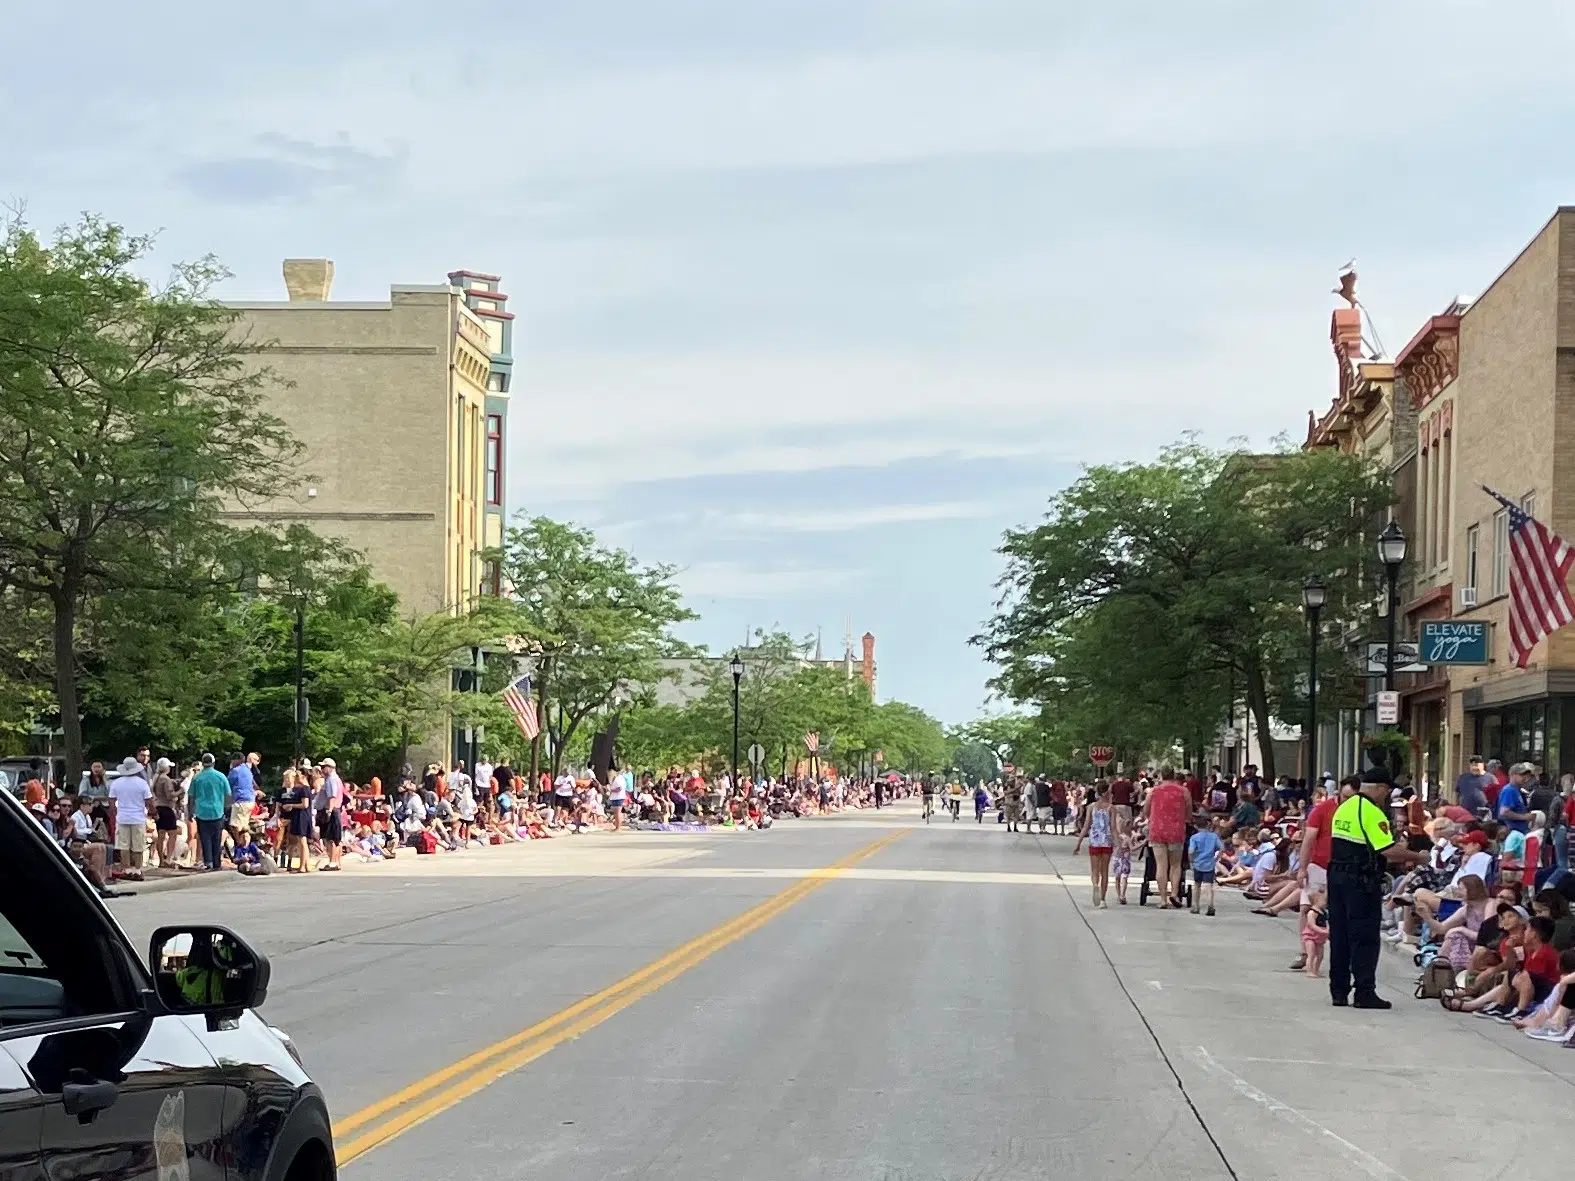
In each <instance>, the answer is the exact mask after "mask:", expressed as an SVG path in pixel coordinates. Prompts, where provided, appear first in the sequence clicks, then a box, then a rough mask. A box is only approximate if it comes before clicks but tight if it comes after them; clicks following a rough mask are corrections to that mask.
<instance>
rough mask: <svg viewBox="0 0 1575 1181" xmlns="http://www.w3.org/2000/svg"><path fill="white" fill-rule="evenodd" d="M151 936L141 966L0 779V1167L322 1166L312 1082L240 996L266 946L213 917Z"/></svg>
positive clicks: (217, 1172)
mask: <svg viewBox="0 0 1575 1181" xmlns="http://www.w3.org/2000/svg"><path fill="white" fill-rule="evenodd" d="M151 942H152V946H151V949H150V952H149V957H148V958H149V964H148V966H147V967H144V966H143V964H142V963H141V961H140V960H139V959H138V956H137V953H136V952H135V950H133V948H132V946H131V943H130V941H129V940H128V939H127V938H126V935H125V932H123V931H122V930H121V929H120V927H119V925H118V924H117V923H116V922H115V920H114V919H113V918H111V917H110V914H109V912H108V911H107V910H105V908H104V905H103V903H101V902H100V901H99V900H98V898H97V897H96V896H95V894H94V891H93V887H92V886H91V885H89V883H88V881H87V879H86V878H85V877H83V876H82V873H81V871H80V870H78V869H77V868H76V866H75V865H73V864H72V862H71V861H70V859H69V858H68V857H67V856H66V854H65V851H64V850H63V849H61V847H60V846H59V845H57V844H56V843H55V842H54V841H53V840H51V839H50V837H49V834H48V833H47V832H46V831H45V830H44V829H43V828H42V827H41V826H40V825H39V824H38V822H37V821H36V820H34V819H33V818H32V817H31V816H30V815H28V813H27V812H26V811H25V810H24V809H23V808H22V806H21V805H20V804H19V803H17V801H16V800H15V799H13V798H12V797H10V796H9V795H8V794H4V793H0V1181H31V1179H33V1178H40V1179H42V1178H62V1177H73V1178H75V1177H81V1178H89V1177H92V1178H147V1179H149V1181H153V1179H155V1178H156V1179H157V1181H225V1179H226V1178H228V1179H229V1181H236V1179H237V1178H247V1179H250V1178H257V1179H260V1181H332V1179H333V1178H334V1177H335V1176H336V1170H335V1166H334V1150H333V1133H332V1131H331V1130H330V1126H329V1121H328V1108H327V1105H326V1104H325V1103H324V1102H323V1096H322V1092H321V1091H319V1090H318V1089H317V1087H316V1085H315V1084H313V1082H312V1081H311V1079H310V1078H308V1077H307V1074H306V1071H305V1070H303V1069H302V1068H301V1063H300V1060H299V1057H298V1056H297V1055H296V1052H295V1048H294V1046H292V1045H291V1044H290V1041H289V1039H288V1038H287V1037H285V1036H284V1034H282V1033H280V1032H279V1031H278V1030H275V1029H273V1028H271V1027H269V1026H268V1025H267V1024H266V1023H264V1022H263V1021H262V1019H261V1018H259V1017H258V1016H257V1014H256V1013H254V1012H252V1010H253V1009H254V1008H256V1007H257V1006H258V1005H260V1004H262V1002H263V998H264V997H265V996H266V995H267V993H268V971H269V969H268V960H267V957H266V956H264V955H263V954H262V953H261V952H259V951H256V950H254V949H253V948H251V947H249V946H248V945H247V944H246V942H245V941H244V940H242V939H241V938H240V937H239V936H237V935H235V934H234V933H233V932H231V931H228V930H225V929H224V928H222V927H213V926H201V927H196V926H192V927H164V928H161V929H159V930H158V931H155V932H154V933H153V938H152V941H151Z"/></svg>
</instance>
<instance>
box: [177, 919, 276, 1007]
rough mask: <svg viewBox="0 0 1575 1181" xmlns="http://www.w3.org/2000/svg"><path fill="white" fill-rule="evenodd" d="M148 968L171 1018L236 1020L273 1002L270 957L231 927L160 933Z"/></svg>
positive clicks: (191, 928)
mask: <svg viewBox="0 0 1575 1181" xmlns="http://www.w3.org/2000/svg"><path fill="white" fill-rule="evenodd" d="M148 967H149V968H151V969H152V971H153V982H154V987H155V988H156V989H157V990H158V995H159V1001H160V1003H161V1004H162V1005H163V1006H164V1008H165V1010H166V1011H168V1012H171V1013H204V1014H207V1015H208V1016H209V1017H210V1018H220V1019H223V1018H232V1019H233V1018H238V1017H239V1016H240V1015H241V1014H242V1013H243V1012H244V1011H245V1010H247V1009H255V1008H257V1007H258V1006H259V1005H261V1004H262V1003H263V1001H264V1000H266V999H267V997H268V977H269V975H270V972H271V969H270V968H269V966H268V957H267V956H265V955H264V954H263V953H262V952H260V951H258V950H256V949H255V948H254V947H252V946H251V945H250V944H249V943H247V942H246V940H244V939H242V938H241V937H240V936H239V935H237V934H236V933H235V932H234V931H231V930H229V929H227V928H225V927H211V926H210V927H160V928H159V929H158V930H156V931H154V932H153V938H152V940H151V941H150V943H149V947H148Z"/></svg>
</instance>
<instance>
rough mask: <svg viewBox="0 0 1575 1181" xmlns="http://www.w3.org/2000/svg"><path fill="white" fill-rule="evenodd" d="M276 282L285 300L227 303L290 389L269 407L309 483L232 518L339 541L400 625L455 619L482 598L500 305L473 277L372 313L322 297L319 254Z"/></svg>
mask: <svg viewBox="0 0 1575 1181" xmlns="http://www.w3.org/2000/svg"><path fill="white" fill-rule="evenodd" d="M284 276H285V284H286V288H287V290H288V293H289V299H288V300H282V301H268V302H236V303H231V304H230V305H229V306H230V307H232V308H234V309H236V310H237V311H238V312H239V313H240V321H239V323H238V325H237V331H238V332H240V333H242V334H244V335H245V336H246V337H247V339H249V340H251V341H253V342H255V343H257V344H258V345H259V346H260V359H261V363H262V364H264V365H266V366H267V367H268V368H269V369H270V370H272V371H273V372H274V373H276V374H278V375H279V377H280V378H282V379H283V381H284V382H285V383H287V384H285V385H283V386H282V387H276V388H275V389H274V391H273V392H272V393H271V395H270V401H271V409H272V410H273V411H274V413H276V414H278V415H279V417H281V418H282V419H284V421H285V422H286V423H287V424H288V425H289V427H290V429H291V430H292V432H293V433H294V434H295V436H296V438H297V439H299V440H300V441H301V443H302V444H303V446H304V447H305V456H304V462H303V463H302V465H301V471H302V472H303V473H305V474H304V475H303V476H302V477H301V478H300V479H299V480H298V481H297V482H296V483H295V485H294V486H292V487H288V488H281V489H280V490H279V495H278V497H277V498H276V499H275V500H274V501H272V502H271V503H268V504H265V505H261V506H255V507H254V509H253V511H249V512H246V513H237V514H235V515H234V517H235V519H236V520H238V521H253V520H270V521H300V522H302V523H304V524H307V525H310V526H311V527H312V528H313V529H314V530H316V531H317V532H319V533H321V534H323V535H325V536H331V537H338V538H342V539H343V540H344V541H345V542H347V543H348V544H349V545H351V546H353V547H354V548H355V549H357V550H359V551H361V552H362V554H363V555H364V556H365V558H366V560H367V562H368V564H369V565H370V566H371V568H372V571H373V573H374V574H375V576H376V577H377V578H378V579H379V580H381V581H383V582H385V583H387V584H388V585H389V586H390V587H392V588H393V589H394V591H395V592H397V593H398V595H399V603H400V610H401V611H402V612H404V613H406V614H409V613H415V612H431V611H457V610H461V609H463V608H465V607H466V606H468V605H469V604H470V603H471V602H472V600H473V599H474V598H475V597H476V595H477V594H479V593H481V592H482V591H483V590H485V589H491V586H492V584H493V582H494V580H493V579H492V578H490V576H489V572H488V571H486V570H484V569H483V567H482V562H481V559H480V551H481V550H482V548H484V546H485V545H486V544H487V543H488V542H491V541H495V540H496V539H497V538H498V536H499V534H500V532H501V522H502V510H503V477H502V470H503V463H504V453H503V439H504V427H505V424H506V409H507V398H508V390H507V377H506V376H504V377H503V378H502V379H501V380H500V379H499V377H498V376H497V373H498V371H499V370H500V369H501V370H503V371H504V372H505V374H506V371H507V368H508V365H507V362H508V360H510V358H508V332H509V326H508V322H509V320H510V317H508V315H507V313H503V312H502V300H503V299H506V298H507V297H506V296H496V292H495V291H493V292H486V293H485V294H483V292H482V291H481V290H473V289H472V288H473V287H479V286H482V285H483V284H484V283H485V282H486V281H491V282H492V285H493V286H494V287H495V279H494V278H493V277H492V276H478V275H473V274H472V273H471V272H455V273H454V275H453V276H452V278H453V279H455V280H460V281H462V282H463V283H464V286H463V287H462V286H458V285H455V284H454V283H452V282H451V283H445V284H438V285H419V286H411V285H397V286H393V287H391V288H390V289H389V297H388V299H387V300H386V301H376V302H353V301H338V300H332V299H330V295H331V285H332V281H333V264H332V263H331V262H330V261H328V260H326V259H290V260H286V262H285V264H284ZM486 295H492V296H496V298H493V299H488V298H486ZM471 305H475V308H473V307H472V306H471ZM478 309H479V310H478ZM500 361H501V364H500ZM489 526H490V527H489Z"/></svg>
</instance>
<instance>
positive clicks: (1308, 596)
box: [1302, 574, 1327, 786]
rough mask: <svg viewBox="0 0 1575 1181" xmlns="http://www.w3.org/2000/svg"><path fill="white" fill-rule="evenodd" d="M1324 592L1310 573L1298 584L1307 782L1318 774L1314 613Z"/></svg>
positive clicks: (1315, 622) (1315, 627) (1315, 625)
mask: <svg viewBox="0 0 1575 1181" xmlns="http://www.w3.org/2000/svg"><path fill="white" fill-rule="evenodd" d="M1326 596H1327V591H1326V590H1325V588H1324V585H1323V579H1321V578H1319V577H1318V576H1317V575H1316V574H1314V575H1313V576H1312V577H1311V578H1309V579H1308V580H1307V582H1306V584H1305V585H1304V586H1303V587H1302V607H1303V609H1305V610H1306V612H1307V764H1306V766H1307V782H1308V784H1309V786H1310V785H1311V784H1312V781H1313V778H1314V776H1316V775H1317V774H1318V765H1317V764H1318V614H1319V612H1321V611H1322V610H1323V604H1324V599H1325V598H1326Z"/></svg>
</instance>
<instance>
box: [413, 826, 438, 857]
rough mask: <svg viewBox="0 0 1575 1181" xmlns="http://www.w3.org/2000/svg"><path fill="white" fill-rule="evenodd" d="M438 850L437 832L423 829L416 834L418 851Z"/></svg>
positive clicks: (430, 851)
mask: <svg viewBox="0 0 1575 1181" xmlns="http://www.w3.org/2000/svg"><path fill="white" fill-rule="evenodd" d="M437 851H438V839H437V834H436V833H434V832H428V831H427V830H426V829H422V830H421V831H420V832H418V833H417V834H416V852H417V853H436V852H437Z"/></svg>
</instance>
